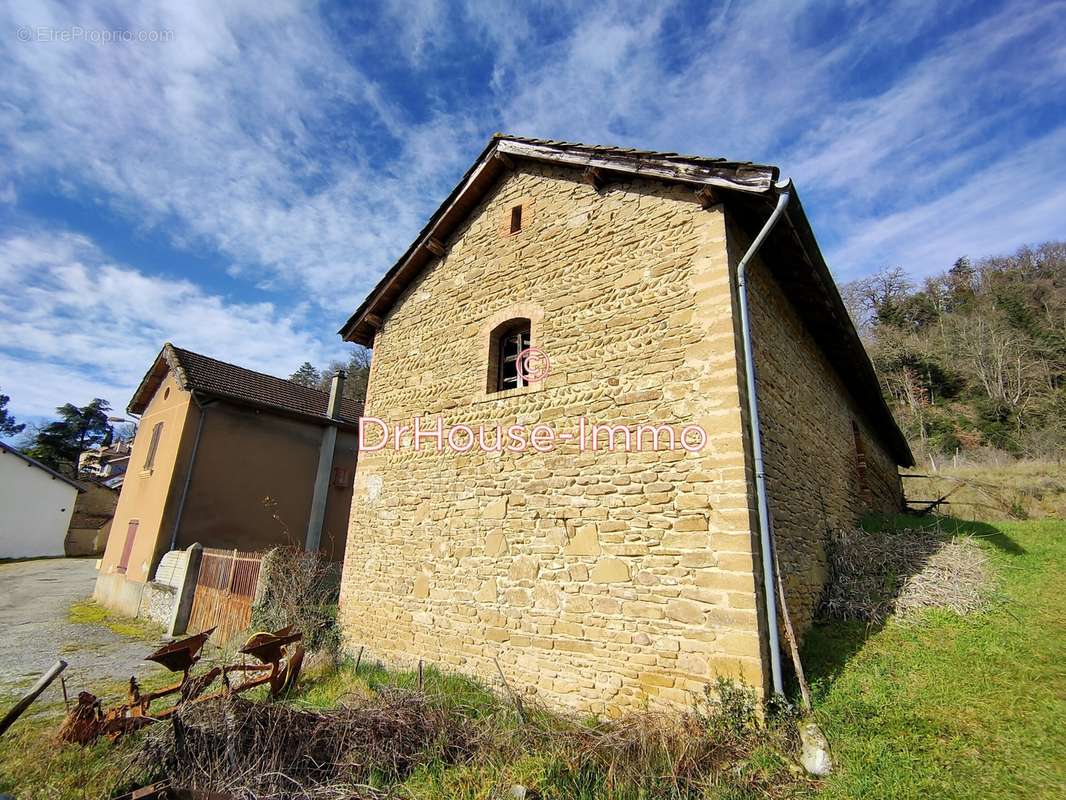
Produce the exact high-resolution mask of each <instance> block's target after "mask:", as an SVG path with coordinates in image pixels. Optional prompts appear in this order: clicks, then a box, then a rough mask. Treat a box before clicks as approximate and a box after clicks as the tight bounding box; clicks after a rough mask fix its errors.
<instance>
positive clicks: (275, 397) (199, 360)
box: [127, 342, 363, 426]
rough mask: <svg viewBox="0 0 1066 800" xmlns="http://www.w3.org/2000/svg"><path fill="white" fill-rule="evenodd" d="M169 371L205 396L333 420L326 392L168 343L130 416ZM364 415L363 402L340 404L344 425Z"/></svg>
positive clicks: (138, 392)
mask: <svg viewBox="0 0 1066 800" xmlns="http://www.w3.org/2000/svg"><path fill="white" fill-rule="evenodd" d="M168 371H173V372H174V374H175V375H176V376H177V380H178V383H179V385H180V386H181V387H182V388H183V389H185V390H186V391H189V392H194V393H196V394H199V395H201V396H204V397H211V398H217V399H221V400H228V401H230V402H234V403H237V404H239V405H245V406H250V407H252V408H257V409H261V410H263V411H269V412H272V413H275V414H279V415H282V416H290V417H297V418H300V419H305V420H308V421H312V422H316V423H319V424H326V423H329V422H334V420H331V419H330V417H329V416H327V414H326V410H327V407H328V405H329V394H328V393H326V392H320V391H318V390H317V389H311V388H309V387H307V386H302V385H300V384H299V383H295V382H293V381H289V380H285V379H284V378H276V377H274V376H273V375H265V374H263V373H262V372H254V371H252V370H250V369H245V368H244V367H238V366H237V365H236V364H229V363H227V362H225V361H219V360H218V359H217V358H211V357H210V356H205V355H201V354H200V353H194V352H192V351H191V350H183V349H182V348H180V347H175V346H174V345H172V344H171V343H170V342H167V343H166V344H164V345H163V349H162V350H160V351H159V355H158V356H156V359H155V361H154V362H153V363H152V366H151V368H150V369H149V370H148V372H147V373H146V374H145V376H144V378H143V379H142V380H141V384H140V386H138V387H137V390H136V391H135V392H134V393H133V399H132V400H130V404H129V406H127V410H128V411H129V413H131V414H143V413H144V410H145V409H146V408H147V407H148V403H149V401H150V400H151V399H152V396H153V395H154V394H155V392H156V390H157V389H158V388H159V386H160V384H161V383H162V382H163V378H164V377H165V376H166V374H167V372H168ZM362 413H363V404H362V403H358V402H356V401H355V400H350V399H348V398H344V399H343V400H342V401H341V408H340V422H341V423H342V424H346V425H347V426H357V425H358V424H359V417H360V416H362Z"/></svg>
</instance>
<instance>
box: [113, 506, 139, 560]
mask: <svg viewBox="0 0 1066 800" xmlns="http://www.w3.org/2000/svg"><path fill="white" fill-rule="evenodd" d="M140 524H141V523H140V521H139V520H135V519H131V520H130V524H129V527H128V528H126V541H125V542H123V543H122V556H121V558H119V560H118V568H117V569H118V571H119V572H125V571H126V568H127V567H129V565H130V554H131V553H132V552H133V542H134V541H135V540H136V538H137V528H138V526H139V525H140Z"/></svg>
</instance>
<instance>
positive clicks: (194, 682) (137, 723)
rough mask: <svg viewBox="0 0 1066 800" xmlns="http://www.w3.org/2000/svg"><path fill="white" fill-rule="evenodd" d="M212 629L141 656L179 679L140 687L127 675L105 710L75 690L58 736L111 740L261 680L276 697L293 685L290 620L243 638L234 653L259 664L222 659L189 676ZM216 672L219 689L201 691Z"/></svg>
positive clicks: (296, 645) (294, 644)
mask: <svg viewBox="0 0 1066 800" xmlns="http://www.w3.org/2000/svg"><path fill="white" fill-rule="evenodd" d="M214 630H215V629H214V628H211V629H209V630H206V631H204V632H203V633H198V634H196V635H195V636H189V637H187V638H185V639H180V640H178V641H176V642H171V643H170V644H168V645H165V646H164V647H161V648H159V649H158V650H156V651H155V652H154V653H152V654H151V655H149V656H146V657H145V661H155V662H156V663H157V664H162V665H163V666H164V667H166V668H167V669H169V670H170V671H171V672H180V673H181V680H180V681H178V682H177V683H175V684H173V685H171V686H166V687H164V688H162V689H157V690H155V691H152V692H142V691H141V687H140V685H139V684H138V683H137V679H136V678H133V677H131V678H130V685H129V691H128V693H127V695H126V702H125V703H123V704H122V705H118V706H115V707H114V708H110V709H108V710H106V711H105V710H104V709H103V708H102V706H101V703H100V700H99V698H97V697H96V695H94V694H92V693H91V692H81V693H80V694H79V695H78V700H77V703H76V704H75V705H74V707H73V708H71V709H70V711H69V712H68V713H67V717H66V719H64V720H63V725H62V726H61V727H60V729H59V739H60V741H64V742H75V743H77V744H89V743H91V742H93V741H95V740H96V738H97V737H99V736H106V737H107V738H108V739H109V740H110V741H111V742H116V741H118V740H119V739H120V738H122V737H123V736H124V735H125V734H127V733H131V732H132V731H136V730H139V729H141V728H143V727H145V726H146V725H150V724H152V723H153V722H158V721H159V720H163V719H167V718H169V717H171V716H173V715H174V713H175V712H177V711H178V710H180V709H181V708H183V707H187V706H188V705H191V704H193V703H202V702H204V701H207V700H211V699H214V698H217V697H225V696H227V695H232V694H240V693H241V692H244V691H247V690H248V689H252V688H254V687H256V686H262V685H264V684H269V685H270V696H271V697H278V696H280V695H282V694H283V693H285V692H287V691H288V690H289V689H291V688H292V687H293V686H295V685H296V679H297V678H298V677H299V675H300V667H301V666H302V665H303V659H304V647H303V643H302V641H301V640H302V639H303V634H302V633H300V632H298V631H294V630H293V628H292V626H291V625H290V626H288V627H286V628H282V629H281V630H277V631H274V632H272V633H256V634H254V635H253V636H251V637H250V638H249V639H248V641H246V642H245V643H244V646H243V647H242V648H241V649H240V650H239V651H238V652H240V653H243V654H245V655H249V656H251V657H252V658H254V659H256V661H258V662H259V663H246V662H242V663H238V664H227V665H225V666H221V667H217V666H216V667H212V668H211V669H210V670H208V671H207V672H204V673H201V674H199V675H193V674H192V668H193V666H194V665H195V664H196V662H197V661H199V660H200V650H201V649H203V646H204V643H205V642H206V641H207V640H208V638H209V637H210V636H211V634H212V632H213V631H214ZM231 676H232V678H231ZM220 677H221V679H222V686H221V688H220V689H218V690H216V691H214V692H212V693H210V694H205V692H206V691H207V690H208V689H209V688H210V687H211V685H212V684H213V683H214V682H215V681H216V680H218V679H219V678H220ZM174 694H176V695H179V698H180V699H179V700H178V702H177V703H176V704H174V705H173V706H170V707H169V708H164V709H161V710H158V711H152V710H151V705H152V703H153V702H155V701H156V700H159V699H161V698H163V697H167V696H169V695H174Z"/></svg>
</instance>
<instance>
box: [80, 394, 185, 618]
mask: <svg viewBox="0 0 1066 800" xmlns="http://www.w3.org/2000/svg"><path fill="white" fill-rule="evenodd" d="M197 413H198V412H197V409H196V406H195V404H193V402H192V398H191V396H190V395H189V394H188V393H187V392H186V391H184V390H183V389H182V388H181V387H180V386H178V384H177V382H176V380H175V379H174V375H173V373H168V374H167V376H166V377H165V378H164V379H163V381H162V383H161V384H160V386H159V389H158V391H156V393H155V395H154V396H153V397H152V399H151V401H150V402H149V403H148V406H147V408H145V410H144V414H142V415H141V419H140V422H139V423H138V426H137V436H136V437H135V438H134V440H133V450H132V452H131V454H130V467H129V470H128V471H127V472H126V477H125V480H124V481H123V483H122V492H121V493H120V495H119V499H118V506H117V508H116V509H115V517H114V520H113V522H112V525H111V534H110V535H109V536H108V540H107V547H106V548H105V550H104V555H103V558H102V559H101V563H100V571H99V575H98V577H97V582H96V591H95V593H94V596H95V597H96V598H97V599H98V600H100V601H101V602H103V603H105V604H106V605H108V606H109V607H111V608H115V609H116V610H119V611H123V612H125V613H129V614H136V612H137V608H138V606H139V603H140V592H141V590H142V588H143V584H144V582H145V581H147V580H149V578H150V577H151V570H152V567H153V566H154V564H155V562H156V560H157V559H158V557H159V556H160V555H161V554H162V553H163V552H165V551H166V550H167V549H169V545H170V536H171V532H172V527H173V522H174V516H173V515H174V511H175V507H176V505H177V502H176V500H177V492H178V491H179V490H180V482H179V476H180V477H183V476H184V474H185V471H184V470H185V466H186V465H187V463H188V454H189V451H190V449H191V438H192V434H193V432H194V431H195V427H196V416H197ZM158 422H162V423H163V430H162V433H161V435H160V438H159V445H158V447H157V449H156V455H155V461H154V466H153V468H152V469H151V470H145V469H144V463H145V458H146V456H147V455H148V448H149V444H150V442H151V439H152V430H153V428H154V427H155V425H156V423H158ZM131 520H137V521H138V522H139V523H140V524H139V526H138V530H137V538H136V540H135V542H134V546H133V551H132V552H131V553H130V559H129V567H128V569H127V571H126V573H125V574H123V573H121V572H120V571H119V570H118V569H117V565H118V563H119V560H120V558H121V556H122V548H123V545H124V544H125V542H126V531H127V530H128V529H129V523H130V521H131Z"/></svg>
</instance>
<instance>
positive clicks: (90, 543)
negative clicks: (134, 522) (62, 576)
mask: <svg viewBox="0 0 1066 800" xmlns="http://www.w3.org/2000/svg"><path fill="white" fill-rule="evenodd" d="M127 457H128V456H127ZM78 485H79V486H80V487H81V489H82V491H81V492H80V493H79V494H78V500H77V502H76V503H75V504H74V515H73V516H72V517H71V519H70V527H69V528H68V529H67V536H66V539H65V541H64V550H65V552H66V554H67V555H68V556H98V555H100V554H102V553H103V552H104V548H105V547H106V546H107V537H108V535H109V534H110V533H111V521H112V519H113V518H114V516H115V507H116V506H117V505H118V489H114V488H112V487H110V486H108V485H107V484H105V483H103V482H101V481H100V479H99V478H95V479H94V478H86V479H82V480H79V481H78Z"/></svg>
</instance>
